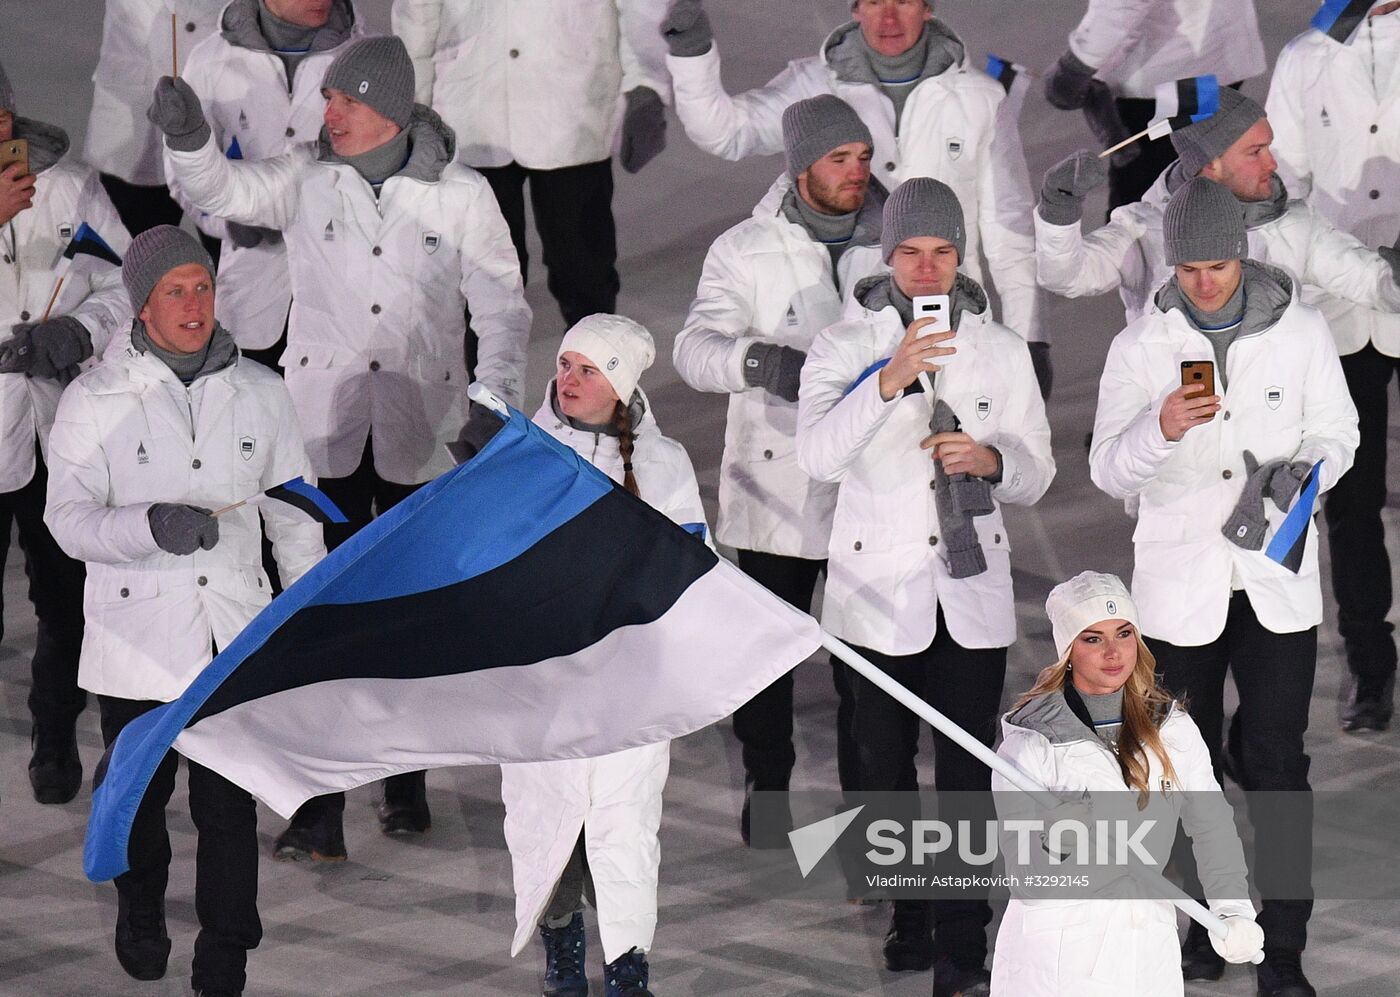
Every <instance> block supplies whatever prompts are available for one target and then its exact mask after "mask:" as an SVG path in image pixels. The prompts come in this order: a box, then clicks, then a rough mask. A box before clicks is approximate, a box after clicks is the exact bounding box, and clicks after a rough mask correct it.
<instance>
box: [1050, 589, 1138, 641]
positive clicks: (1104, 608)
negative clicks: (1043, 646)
mask: <svg viewBox="0 0 1400 997" xmlns="http://www.w3.org/2000/svg"><path fill="white" fill-rule="evenodd" d="M1045 615H1046V616H1048V617H1050V629H1051V632H1052V633H1053V635H1054V638H1055V653H1056V654H1058V655H1060V656H1061V657H1064V656H1065V655H1066V654H1067V653H1068V652H1069V649H1070V645H1072V644H1073V643H1074V639H1075V638H1076V637H1078V636H1079V635H1080V634H1081V633H1083V632H1084V631H1085V630H1087V629H1089V628H1090V627H1092V626H1093V625H1094V624H1096V623H1102V622H1103V621H1104V620H1126V621H1127V622H1129V623H1131V624H1132V625H1133V626H1135V627H1136V626H1137V625H1138V611H1137V604H1136V603H1135V602H1133V597H1132V595H1131V594H1129V592H1128V587H1127V586H1126V585H1124V584H1123V582H1122V580H1120V579H1119V577H1118V576H1117V575H1109V574H1104V573H1103V572H1101V571H1081V572H1080V573H1079V574H1077V575H1075V576H1074V577H1073V578H1071V579H1070V580H1069V581H1067V582H1061V583H1060V584H1058V585H1056V586H1055V587H1054V588H1053V589H1051V590H1050V595H1049V597H1048V598H1046V600H1045Z"/></svg>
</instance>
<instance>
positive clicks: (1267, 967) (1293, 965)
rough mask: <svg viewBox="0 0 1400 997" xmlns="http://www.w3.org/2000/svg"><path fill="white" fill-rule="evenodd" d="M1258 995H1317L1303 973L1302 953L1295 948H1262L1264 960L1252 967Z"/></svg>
mask: <svg viewBox="0 0 1400 997" xmlns="http://www.w3.org/2000/svg"><path fill="white" fill-rule="evenodd" d="M1254 973H1255V979H1256V980H1257V981H1258V983H1259V997H1317V991H1316V990H1315V989H1313V985H1312V984H1311V983H1309V982H1308V978H1307V977H1306V976H1304V975H1303V953H1302V952H1300V951H1298V950H1297V949H1270V948H1266V949H1265V950H1264V961H1263V962H1261V963H1260V964H1259V965H1258V966H1256V967H1255V969H1254Z"/></svg>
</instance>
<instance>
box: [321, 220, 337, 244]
mask: <svg viewBox="0 0 1400 997" xmlns="http://www.w3.org/2000/svg"><path fill="white" fill-rule="evenodd" d="M321 238H323V239H325V240H326V241H327V242H335V222H334V221H329V222H326V231H325V234H324V235H322V236H321Z"/></svg>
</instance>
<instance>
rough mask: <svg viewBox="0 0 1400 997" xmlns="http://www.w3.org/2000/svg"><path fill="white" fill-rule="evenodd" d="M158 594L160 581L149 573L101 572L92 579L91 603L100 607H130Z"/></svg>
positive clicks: (152, 573)
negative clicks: (100, 574)
mask: <svg viewBox="0 0 1400 997" xmlns="http://www.w3.org/2000/svg"><path fill="white" fill-rule="evenodd" d="M159 594H160V579H159V577H158V576H157V575H156V574H155V573H154V572H150V571H131V572H116V573H110V574H109V573H107V572H103V574H102V576H101V577H99V578H94V579H92V599H93V602H95V603H98V604H99V605H102V606H115V607H120V606H130V605H133V604H135V603H138V602H140V601H141V600H142V599H152V598H154V597H155V596H157V595H159Z"/></svg>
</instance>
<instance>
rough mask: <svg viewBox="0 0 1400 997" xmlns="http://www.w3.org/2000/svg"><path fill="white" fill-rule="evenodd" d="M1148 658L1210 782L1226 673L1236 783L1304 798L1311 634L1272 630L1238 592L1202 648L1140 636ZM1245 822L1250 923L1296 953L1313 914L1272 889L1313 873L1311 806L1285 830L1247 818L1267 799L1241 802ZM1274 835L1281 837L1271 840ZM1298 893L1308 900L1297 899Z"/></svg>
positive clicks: (1189, 883)
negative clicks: (1206, 756) (1195, 732)
mask: <svg viewBox="0 0 1400 997" xmlns="http://www.w3.org/2000/svg"><path fill="white" fill-rule="evenodd" d="M1147 646H1148V648H1149V649H1150V650H1151V651H1152V654H1153V656H1154V657H1156V659H1157V674H1158V677H1159V679H1160V680H1161V682H1162V685H1163V686H1164V687H1165V688H1166V689H1167V690H1169V691H1170V692H1171V693H1172V695H1174V696H1178V697H1183V698H1185V699H1186V703H1187V707H1188V709H1189V710H1190V713H1191V718H1192V719H1193V720H1195V721H1196V726H1197V727H1199V728H1200V730H1201V736H1202V737H1203V738H1204V739H1205V742H1206V747H1207V748H1208V749H1209V750H1210V761H1211V766H1212V767H1213V768H1214V770H1215V778H1216V780H1217V781H1219V779H1220V769H1221V760H1220V752H1221V728H1222V726H1223V722H1224V712H1225V707H1224V695H1225V673H1226V672H1229V673H1230V674H1232V675H1233V676H1234V679H1235V688H1236V689H1237V690H1238V691H1239V697H1240V706H1239V711H1238V712H1237V713H1236V715H1235V717H1236V721H1237V723H1238V732H1239V744H1238V746H1237V751H1235V752H1232V754H1233V755H1234V756H1235V758H1236V759H1237V760H1238V762H1239V764H1240V766H1241V767H1242V769H1243V771H1242V772H1238V773H1237V775H1239V776H1240V777H1241V780H1242V781H1243V783H1244V787H1245V788H1246V789H1249V790H1260V791H1291V792H1295V793H1310V792H1311V788H1310V787H1309V785H1308V766H1309V764H1310V759H1309V758H1308V754H1307V752H1306V751H1305V750H1304V745H1303V734H1304V732H1306V731H1307V729H1308V704H1309V702H1310V701H1311V700H1312V689H1313V673H1314V672H1315V671H1316V668H1317V628H1316V627H1313V628H1312V629H1310V630H1302V631H1299V632H1298V633H1289V634H1276V633H1273V632H1272V631H1270V630H1266V629H1265V628H1264V627H1263V625H1262V624H1260V622H1259V620H1258V618H1257V617H1256V616H1255V615H1254V607H1253V606H1251V605H1250V602H1249V597H1248V596H1247V595H1245V593H1244V592H1236V593H1234V595H1232V596H1231V597H1230V611H1229V615H1228V616H1227V617H1226V620H1225V630H1224V632H1223V633H1222V634H1221V635H1220V636H1219V637H1217V638H1216V639H1215V640H1213V641H1212V642H1211V643H1209V644H1204V645H1201V646H1200V647H1180V646H1178V645H1175V644H1168V643H1167V642H1166V641H1161V640H1153V639H1150V638H1149V639H1148V640H1147ZM1249 804H1250V821H1251V823H1252V824H1253V825H1254V841H1255V851H1256V859H1255V867H1254V870H1253V872H1254V884H1255V886H1257V887H1258V888H1259V893H1260V895H1261V896H1262V897H1263V898H1264V905H1263V910H1261V911H1260V913H1259V926H1260V927H1261V928H1263V929H1264V943H1265V945H1266V946H1268V947H1270V948H1284V949H1298V950H1301V949H1302V948H1303V947H1304V946H1305V945H1306V944H1307V938H1308V918H1309V917H1310V916H1311V915H1312V898H1311V889H1308V890H1306V891H1300V890H1298V889H1287V890H1284V891H1282V892H1283V893H1285V894H1287V895H1285V896H1280V892H1281V891H1280V889H1279V887H1278V884H1279V883H1281V882H1288V883H1291V884H1295V885H1296V884H1297V883H1298V881H1299V880H1300V879H1302V880H1303V881H1304V882H1310V875H1311V869H1312V832H1311V826H1312V821H1311V809H1310V808H1304V807H1298V806H1296V805H1295V806H1293V807H1291V808H1290V811H1291V812H1290V817H1289V826H1288V827H1287V828H1286V829H1284V828H1282V827H1281V824H1280V821H1278V820H1273V819H1270V815H1269V814H1267V813H1261V812H1256V804H1257V805H1258V806H1264V807H1266V808H1267V807H1268V806H1269V799H1268V798H1267V797H1254V796H1251V797H1249ZM1303 809H1307V820H1306V824H1307V827H1306V828H1305V829H1300V827H1299V820H1300V817H1299V814H1298V811H1299V810H1303ZM1281 830H1286V833H1285V834H1283V835H1280V834H1279V832H1280V831H1281ZM1182 838H1183V836H1178V840H1177V848H1176V849H1174V850H1173V852H1172V858H1173V861H1175V862H1176V863H1177V868H1178V869H1179V870H1181V872H1182V875H1183V878H1184V879H1185V887H1186V890H1187V892H1189V893H1192V894H1193V895H1195V896H1197V897H1199V896H1200V895H1201V886H1200V881H1199V880H1198V878H1197V877H1196V869H1195V862H1194V860H1193V859H1192V856H1191V852H1190V849H1189V848H1188V847H1186V845H1185V842H1184V841H1183V840H1182ZM1300 892H1306V893H1307V894H1308V896H1305V897H1300V896H1298V895H1297V894H1298V893H1300Z"/></svg>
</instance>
